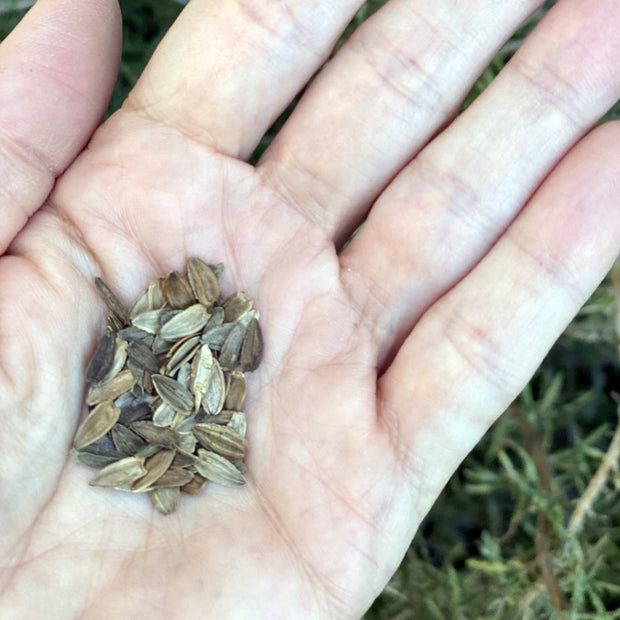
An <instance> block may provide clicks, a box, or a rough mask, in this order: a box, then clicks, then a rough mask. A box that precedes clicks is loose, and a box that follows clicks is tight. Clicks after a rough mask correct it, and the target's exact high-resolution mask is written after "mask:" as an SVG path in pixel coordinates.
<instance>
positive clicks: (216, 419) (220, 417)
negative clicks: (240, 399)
mask: <svg viewBox="0 0 620 620" xmlns="http://www.w3.org/2000/svg"><path fill="white" fill-rule="evenodd" d="M233 413H237V412H236V411H231V410H230V409H222V411H220V412H219V413H218V414H217V415H210V416H208V417H207V419H206V420H204V422H212V423H213V424H224V425H226V424H228V423H229V422H230V421H231V420H232V416H233ZM202 421H203V420H201V422H202Z"/></svg>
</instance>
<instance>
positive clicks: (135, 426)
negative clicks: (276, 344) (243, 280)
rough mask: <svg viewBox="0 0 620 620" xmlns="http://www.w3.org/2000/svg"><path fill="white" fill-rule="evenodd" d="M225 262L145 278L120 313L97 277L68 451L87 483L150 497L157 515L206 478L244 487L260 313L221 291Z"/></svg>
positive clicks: (193, 264)
mask: <svg viewBox="0 0 620 620" xmlns="http://www.w3.org/2000/svg"><path fill="white" fill-rule="evenodd" d="M222 269H223V267H222V265H221V264H220V265H215V266H210V265H207V264H206V263H204V262H203V261H202V260H200V259H199V258H190V259H189V260H188V261H187V273H186V274H181V273H178V272H176V271H174V272H172V273H170V274H169V275H168V276H166V277H156V278H153V280H151V282H150V284H149V286H148V288H147V289H146V290H145V291H144V292H143V293H142V295H140V297H138V299H137V301H136V302H135V303H134V305H133V307H132V308H131V310H130V311H127V310H126V309H125V308H124V307H123V305H122V304H121V303H120V301H119V300H118V299H117V298H116V296H115V295H114V294H113V293H112V291H111V290H110V289H109V288H108V287H107V286H106V284H105V283H104V282H103V281H102V280H101V279H99V278H97V279H96V281H95V282H96V285H97V288H98V289H99V292H100V294H101V296H102V297H103V299H104V301H105V302H106V304H107V306H108V308H109V309H110V313H109V314H108V330H107V332H106V334H105V336H104V337H103V338H102V340H101V342H100V344H99V346H98V347H97V350H96V351H95V354H94V356H93V359H92V360H91V362H90V364H89V365H88V368H87V370H86V380H87V381H88V382H90V383H91V386H90V388H89V390H88V393H87V396H86V404H87V405H88V407H89V411H90V413H89V414H88V416H87V417H86V418H85V419H84V421H83V422H82V424H81V425H80V427H79V428H78V430H77V432H76V435H75V439H74V442H73V454H74V455H75V456H76V457H77V458H78V459H79V460H80V461H82V462H83V463H85V464H86V465H89V466H90V467H95V468H99V469H100V471H99V472H98V473H97V474H96V475H95V476H94V478H93V479H92V480H91V481H90V484H91V485H92V486H98V487H110V488H114V489H117V490H119V491H130V492H143V493H148V495H149V497H150V499H151V502H152V504H153V505H154V506H155V508H157V510H159V511H160V512H161V513H163V514H170V513H171V512H173V511H174V510H175V509H176V507H177V504H178V502H179V498H180V494H181V493H189V494H191V495H196V494H197V493H199V492H200V489H201V488H202V486H203V485H204V484H205V482H206V481H211V482H215V483H217V484H223V485H228V486H236V485H242V484H244V482H245V480H244V478H243V472H244V470H245V466H244V464H243V457H244V455H245V451H246V449H247V446H248V444H247V440H246V439H245V431H246V420H245V414H244V413H243V412H242V405H243V399H244V397H245V386H246V384H245V376H244V372H251V371H253V370H255V369H256V368H257V367H258V364H259V363H260V360H261V357H262V352H263V342H262V336H261V331H260V326H259V323H258V312H257V311H256V310H253V309H252V300H251V299H250V298H249V297H248V296H247V295H246V294H245V293H243V292H237V293H235V294H233V295H230V296H228V297H224V296H222V294H221V292H220V285H219V280H218V278H219V276H220V275H221V272H222Z"/></svg>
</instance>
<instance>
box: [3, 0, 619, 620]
mask: <svg viewBox="0 0 620 620" xmlns="http://www.w3.org/2000/svg"><path fill="white" fill-rule="evenodd" d="M540 4H542V3H541V2H538V1H533V0H527V1H525V0H524V1H520V2H515V1H510V2H509V1H505V2H497V0H464V1H463V2H459V3H454V2H452V1H449V0H433V2H431V1H430V0H407V1H403V0H391V2H389V3H388V4H387V5H386V6H385V7H384V8H383V9H382V10H381V11H379V12H378V13H377V14H376V15H375V16H373V17H372V18H371V19H370V20H368V21H367V22H365V24H364V25H363V26H362V27H361V28H360V29H359V30H358V31H357V32H356V33H355V34H354V36H353V37H352V38H351V39H350V40H349V41H348V42H347V44H346V45H345V46H344V47H343V48H342V50H341V51H340V52H339V53H338V54H337V56H336V57H335V59H333V60H332V61H331V62H330V63H329V64H328V65H327V66H326V67H325V68H324V70H323V71H322V72H321V73H320V74H319V75H318V77H317V78H316V79H315V80H314V81H313V83H312V85H311V86H310V87H309V88H308V89H307V91H306V92H305V93H304V95H303V97H302V99H301V101H300V103H299V105H298V106H297V108H296V110H295V111H294V113H293V115H292V116H291V118H290V119H289V120H288V122H287V123H286V125H285V126H284V128H283V130H282V131H281V132H280V134H279V135H278V136H277V138H276V140H275V141H274V143H273V144H272V145H271V147H270V148H269V149H268V151H267V152H266V153H265V155H264V156H263V157H262V159H261V160H260V161H259V162H258V164H257V165H256V166H251V165H249V164H248V163H246V161H245V160H246V159H247V158H248V157H249V155H250V154H251V153H252V151H253V149H254V148H255V146H256V144H257V143H258V141H259V140H260V138H261V136H262V135H263V134H264V133H265V131H266V130H267V128H268V127H269V126H270V124H271V123H272V122H273V120H274V119H275V118H276V117H277V116H278V115H279V113H280V112H281V111H282V110H283V109H284V108H285V107H286V105H287V104H288V103H289V102H290V100H291V99H292V97H293V96H294V95H295V93H297V92H298V91H299V90H300V89H301V88H302V87H303V85H304V84H305V83H306V82H307V81H308V80H309V79H310V77H311V76H312V75H313V74H314V72H315V71H316V70H317V69H319V67H321V65H322V64H323V63H324V61H325V60H326V59H327V57H328V55H329V52H330V50H331V48H332V46H333V45H334V43H335V41H336V40H337V38H338V36H339V34H340V32H341V31H342V29H343V28H344V26H345V25H346V24H347V23H348V21H349V20H350V18H351V17H352V15H353V14H354V13H355V11H356V9H357V8H358V7H359V5H360V2H359V1H353V0H339V1H337V2H330V3H325V2H320V1H318V0H316V1H306V2H303V3H302V2H297V3H294V2H290V1H288V2H276V1H275V0H269V1H266V2H261V3H253V2H250V1H248V0H192V2H191V3H190V4H189V5H188V6H187V8H186V9H185V11H184V12H183V13H182V15H181V17H180V18H179V19H178V20H177V22H176V23H175V25H174V26H173V27H172V29H171V30H170V32H169V33H168V35H167V36H166V38H165V39H164V41H163V42H162V44H161V45H160V47H159V48H158V50H157V52H156V54H155V55H154V57H153V59H152V60H151V62H150V63H149V65H148V67H147V68H146V70H145V72H144V74H143V76H142V77H141V79H140V80H139V82H138V84H137V85H136V87H135V89H134V90H133V92H132V93H131V95H130V97H129V99H128V100H127V102H125V104H124V106H123V108H122V109H121V110H120V111H119V112H117V113H116V114H114V115H113V116H112V117H111V118H110V119H109V120H108V121H106V122H105V123H104V124H103V125H101V126H100V127H98V124H99V122H100V119H101V117H102V115H103V113H104V110H105V108H106V105H107V102H108V100H109V96H110V93H111V90H112V87H113V83H114V80H115V76H116V70H117V65H118V61H119V55H120V14H119V9H118V6H117V5H116V2H114V1H113V0H82V1H81V2H74V1H73V0H39V2H37V4H36V5H35V7H34V8H33V9H32V10H31V12H30V13H29V14H28V15H27V17H26V18H25V19H24V20H23V22H22V23H21V24H20V25H19V26H18V27H17V28H16V30H15V31H14V32H13V33H12V34H11V35H10V36H9V37H8V38H7V40H6V41H4V42H3V44H2V46H1V47H0V75H2V79H1V80H0V102H1V103H0V218H1V220H2V228H1V230H0V246H1V247H2V252H3V254H2V257H1V258H0V291H1V294H0V416H1V420H2V433H1V434H0V500H1V505H2V511H1V513H0V531H1V532H2V537H0V612H1V613H0V615H1V616H3V617H7V618H20V619H22V618H25V619H27V618H35V617H36V618H41V617H44V618H52V619H54V618H78V617H79V618H106V619H108V618H134V617H135V618H138V617H140V618H143V617H149V618H162V619H163V618H166V619H169V618H183V619H186V618H204V617H218V618H244V619H245V618H252V617H257V618H314V617H317V618H330V617H333V618H349V617H350V618H355V617H359V616H360V615H361V614H363V612H364V611H365V610H366V609H367V608H368V606H369V605H370V604H371V603H372V601H373V600H374V598H375V597H376V596H377V595H378V594H379V592H380V591H381V589H382V588H383V587H384V585H385V583H386V582H387V580H388V579H389V577H390V576H391V575H392V574H393V572H394V571H395V570H396V567H397V566H398V564H399V562H400V560H401V558H402V557H403V554H404V553H405V551H406V549H407V547H408V545H409V543H410V541H411V539H412V537H413V535H414V533H415V531H416V529H417V527H418V526H419V524H420V521H421V519H422V518H423V517H424V515H425V514H426V513H427V511H428V510H429V508H430V507H431V505H432V504H433V502H434V500H435V499H436V497H437V496H438V494H439V493H440V492H441V489H442V488H443V486H444V485H445V483H446V481H447V480H448V478H449V477H450V475H451V474H452V473H453V472H454V470H455V469H456V467H457V466H458V464H459V463H460V462H461V461H462V459H463V458H464V457H465V456H466V455H467V453H468V452H469V451H470V450H471V449H472V447H473V446H474V445H475V444H476V442H477V441H478V440H479V439H480V437H481V436H482V435H483V433H484V432H485V431H486V429H487V428H488V427H489V426H490V425H491V424H492V423H493V422H494V421H495V420H496V419H497V417H498V416H499V415H500V414H501V413H502V411H503V410H504V409H505V408H506V406H507V405H508V404H509V403H510V402H511V401H512V400H513V399H514V397H515V396H516V395H517V394H518V393H519V391H520V390H521V389H522V387H523V386H524V385H525V383H526V382H527V381H528V379H529V378H530V376H531V375H532V373H533V372H534V371H535V369H536V368H537V366H538V364H539V363H540V361H541V360H542V358H543V357H544V355H545V353H546V352H547V351H548V349H549V348H550V347H551V345H552V344H553V342H554V341H555V340H556V339H557V337H558V336H559V334H560V333H561V331H562V330H563V328H564V327H565V326H566V325H567V324H568V322H569V321H570V319H571V318H572V317H573V316H574V315H575V313H576V312H577V311H578V309H579V307H580V306H581V305H582V304H583V302H584V301H585V300H586V299H587V298H588V296H589V295H590V294H591V292H592V291H593V290H594V288H595V287H596V286H597V284H598V283H599V282H600V280H601V279H602V278H603V277H604V275H605V273H606V272H607V271H608V269H609V268H610V266H611V264H612V263H613V261H614V259H615V257H616V256H617V255H618V251H619V249H620V208H619V206H620V205H619V200H620V198H619V197H620V126H619V124H618V123H608V124H606V125H603V126H601V127H598V128H597V129H595V130H594V131H592V132H590V133H588V130H589V128H590V127H591V126H592V125H593V123H594V122H595V121H596V120H597V119H598V118H600V116H601V115H602V114H603V113H604V112H605V111H606V110H607V109H608V108H609V107H610V106H611V105H612V104H613V103H614V102H615V101H616V100H617V99H618V97H619V96H620V73H619V72H618V70H617V67H618V66H619V65H620V37H619V36H618V33H619V32H620V4H619V3H618V2H617V1H615V0H599V1H598V2H592V1H591V0H561V1H560V2H559V3H558V5H557V6H556V7H555V8H554V9H553V10H552V11H551V12H550V13H549V14H548V15H547V17H546V18H545V19H544V20H543V22H542V23H541V24H540V25H539V27H538V28H537V29H536V31H535V32H534V33H533V34H532V35H531V36H530V37H529V38H528V40H527V41H526V43H525V44H524V46H523V47H522V49H521V50H520V51H519V52H518V53H517V54H516V56H515V57H514V58H513V60H512V61H511V62H510V64H509V65H508V66H507V67H506V69H505V70H504V71H503V72H502V73H501V75H500V76H499V77H498V78H497V79H496V80H495V82H494V83H493V84H492V85H491V86H490V87H489V88H488V89H487V90H486V91H485V92H484V93H483V94H482V95H481V96H480V97H479V98H478V99H477V101H476V102H475V103H474V104H473V105H472V106H470V107H469V108H468V109H467V110H466V111H465V112H464V113H463V114H462V115H460V116H456V112H457V111H458V109H459V104H460V101H461V100H462V98H463V97H464V96H465V94H466V93H467V92H468V89H469V88H470V87H471V85H472V83H473V82H474V81H475V79H476V77H477V75H478V74H479V73H480V71H481V70H482V69H483V68H484V66H485V64H486V63H487V62H488V61H489V59H490V58H491V57H492V56H493V54H494V52H495V51H496V49H497V48H498V47H499V46H500V45H501V44H502V43H503V41H505V40H506V39H507V38H508V37H509V36H510V34H511V32H512V31H514V29H515V28H516V27H517V26H518V25H519V23H520V22H522V21H523V19H524V18H525V17H526V16H527V15H528V14H529V13H531V12H532V11H533V10H534V9H535V8H536V7H538V6H539V5H540ZM366 216H368V218H367V220H366V222H365V224H364V226H363V227H362V229H361V231H360V232H358V234H357V235H356V236H355V237H354V239H353V240H352V242H351V243H350V244H349V245H348V246H347V247H346V248H345V249H344V250H343V251H342V252H338V250H339V248H340V247H341V245H342V242H343V241H344V240H345V239H346V238H347V237H348V235H349V234H350V232H351V231H352V230H354V229H355V228H356V226H357V225H358V224H359V223H360V222H361V221H362V219H363V218H364V217H366ZM192 255H196V256H200V257H201V258H203V259H205V260H206V261H208V262H220V261H221V262H223V263H224V264H225V266H226V270H225V272H224V275H223V278H222V280H223V288H224V290H225V291H234V290H238V289H242V290H244V291H246V292H247V293H248V294H249V295H250V296H251V297H252V298H254V299H255V303H256V307H257V308H258V310H259V311H260V313H261V323H262V327H263V333H264V340H265V356H264V360H263V363H262V365H261V367H260V368H259V369H258V370H257V371H256V372H254V373H252V374H251V375H249V376H248V400H247V408H246V412H247V419H248V438H249V441H250V450H249V452H248V457H247V466H248V472H247V485H246V486H245V487H242V488H234V489H230V488H223V487H219V486H217V485H209V486H208V487H206V488H205V490H204V491H203V493H202V494H201V495H199V496H198V497H187V498H184V501H182V502H181V503H180V506H179V509H178V510H177V512H175V513H174V514H173V515H170V516H162V515H160V514H158V513H157V512H155V511H154V510H153V508H152V507H151V505H150V503H149V502H148V501H147V500H146V498H145V497H143V496H136V495H130V494H122V493H117V492H111V491H110V492H108V491H102V490H99V489H93V488H91V487H89V486H88V484H87V482H88V479H89V477H90V476H91V475H92V470H89V469H88V468H86V467H84V466H83V465H81V464H80V463H78V462H75V461H74V460H72V459H70V458H69V449H70V445H71V440H72V436H73V434H74V432H75V429H76V426H77V424H78V421H79V418H80V416H81V414H82V411H83V404H82V403H83V394H84V369H85V366H86V363H87V361H88V359H89V357H90V355H92V352H93V349H94V347H95V346H96V343H97V341H98V339H99V338H100V337H101V333H102V330H103V325H104V316H105V308H104V307H103V305H102V303H101V300H100V299H99V298H98V296H97V294H96V291H95V288H94V286H93V279H94V277H95V276H97V275H100V276H102V277H103V278H104V279H105V280H106V281H107V282H108V283H109V284H110V285H111V286H112V288H113V289H114V290H115V291H117V292H118V295H119V297H120V298H121V299H122V300H123V301H124V302H125V303H126V304H130V303H131V302H132V300H133V299H134V298H135V296H136V295H137V294H138V293H139V292H140V291H141V290H142V289H143V288H144V286H145V285H146V283H147V282H148V281H149V279H150V278H151V277H152V276H153V275H156V274H164V273H167V272H168V271H170V270H172V269H183V268H184V265H185V261H186V259H187V257H188V256H192Z"/></svg>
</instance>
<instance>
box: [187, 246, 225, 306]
mask: <svg viewBox="0 0 620 620" xmlns="http://www.w3.org/2000/svg"><path fill="white" fill-rule="evenodd" d="M187 278H188V280H189V283H190V286H191V287H192V291H193V292H194V297H195V298H196V301H199V302H200V303H201V304H203V305H204V306H205V307H206V308H210V307H211V305H212V304H213V302H214V301H215V300H216V299H217V298H218V297H219V296H220V283H219V282H218V279H217V276H216V275H215V274H214V273H213V270H212V269H211V267H209V265H207V264H206V263H205V262H204V261H202V260H200V259H199V258H197V257H195V256H192V257H191V258H189V259H188V260H187Z"/></svg>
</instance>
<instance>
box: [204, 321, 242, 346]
mask: <svg viewBox="0 0 620 620" xmlns="http://www.w3.org/2000/svg"><path fill="white" fill-rule="evenodd" d="M235 325H236V323H224V324H223V325H216V326H215V327H212V328H211V329H209V330H208V331H204V332H203V334H202V337H201V339H200V340H201V342H202V343H203V344H206V345H208V346H209V348H211V349H212V350H213V351H219V350H220V349H221V348H222V347H223V346H224V343H225V342H226V338H228V335H229V334H230V332H231V331H232V329H233V328H234V327H235Z"/></svg>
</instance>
